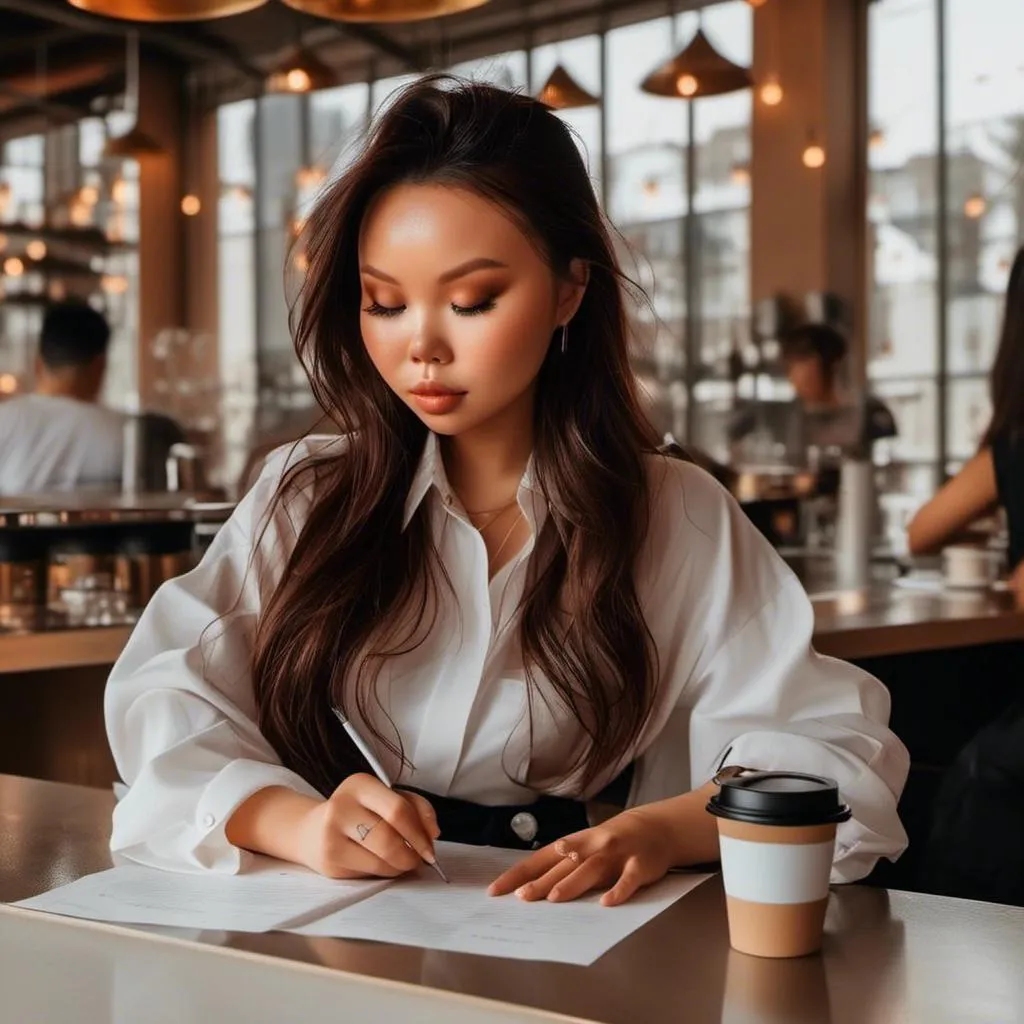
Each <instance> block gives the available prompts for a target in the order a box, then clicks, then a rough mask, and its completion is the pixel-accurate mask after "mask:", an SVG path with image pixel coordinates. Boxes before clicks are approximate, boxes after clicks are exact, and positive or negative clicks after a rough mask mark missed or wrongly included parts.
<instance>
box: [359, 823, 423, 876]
mask: <svg viewBox="0 0 1024 1024" xmlns="http://www.w3.org/2000/svg"><path fill="white" fill-rule="evenodd" d="M362 845H363V847H364V848H365V849H367V850H369V851H370V852H371V853H373V854H374V855H376V856H377V857H379V858H380V859H381V860H382V861H384V862H385V863H386V864H390V865H391V866H392V867H394V868H395V869H397V870H398V871H400V872H405V871H412V870H414V869H415V868H418V867H419V866H420V865H421V864H422V863H423V860H424V858H423V857H421V856H420V854H418V853H417V852H416V851H415V850H414V849H413V848H412V846H410V845H409V842H408V841H407V840H406V839H405V837H404V836H403V835H402V834H401V833H400V832H396V831H395V830H394V829H393V828H392V827H391V826H390V825H389V824H388V823H387V822H386V821H383V820H382V821H381V822H380V824H379V825H377V827H376V828H374V829H373V830H372V831H371V832H370V833H369V834H368V835H367V837H366V838H365V839H364V840H363V841H362Z"/></svg>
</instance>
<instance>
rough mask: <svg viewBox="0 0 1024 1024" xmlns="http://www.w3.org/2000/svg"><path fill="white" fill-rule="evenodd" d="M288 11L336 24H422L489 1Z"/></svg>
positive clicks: (315, 3) (291, 1)
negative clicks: (420, 22)
mask: <svg viewBox="0 0 1024 1024" xmlns="http://www.w3.org/2000/svg"><path fill="white" fill-rule="evenodd" d="M284 2H285V3H286V4H287V5H288V6H289V7H294V8H295V10H297V11H302V12H303V13H305V14H313V15H316V17H318V18H331V19H333V20H334V21H380V22H384V21H392V22H397V21H422V20H423V19H425V18H440V17H443V16H444V15H446V14H458V13H459V12H460V11H469V10H472V9H473V8H474V7H483V6H484V4H486V3H487V2H488V0H284Z"/></svg>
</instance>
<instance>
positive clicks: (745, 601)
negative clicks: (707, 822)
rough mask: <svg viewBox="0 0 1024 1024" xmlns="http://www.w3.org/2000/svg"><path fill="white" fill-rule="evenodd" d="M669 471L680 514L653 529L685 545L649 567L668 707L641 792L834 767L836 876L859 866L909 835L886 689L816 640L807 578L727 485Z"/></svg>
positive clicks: (659, 793)
mask: <svg viewBox="0 0 1024 1024" xmlns="http://www.w3.org/2000/svg"><path fill="white" fill-rule="evenodd" d="M670 476H673V477H675V478H676V479H677V480H678V481H679V482H680V483H681V484H682V488H681V492H677V493H679V499H680V500H675V501H674V503H673V501H672V493H673V489H672V488H671V487H669V488H666V489H665V492H667V496H666V494H665V493H664V492H663V497H662V503H663V505H665V504H668V505H669V506H670V507H671V511H672V512H673V513H674V514H671V515H670V516H669V521H668V522H667V523H664V522H663V523H662V525H661V526H658V525H657V524H656V525H655V531H656V533H657V531H658V530H660V531H661V534H662V535H661V537H660V539H659V538H658V537H657V536H656V537H655V541H656V542H657V543H659V546H661V547H662V549H665V550H670V551H672V552H674V554H672V555H670V556H669V557H667V558H663V559H662V561H661V563H660V564H659V565H658V567H657V569H656V571H654V570H653V569H652V573H653V579H654V586H653V589H652V592H651V594H650V597H649V598H648V601H649V603H650V604H651V606H652V607H655V606H656V609H657V610H656V612H654V613H653V615H652V620H653V622H654V623H655V626H654V633H655V639H656V641H657V642H658V646H659V653H660V654H661V655H662V665H661V667H662V677H661V686H662V692H663V694H664V697H665V700H666V704H667V705H668V706H667V707H665V708H664V709H663V711H662V716H661V719H662V720H661V721H658V722H656V725H657V726H658V732H657V735H656V736H655V737H654V738H653V739H652V741H651V743H650V745H649V747H648V749H647V750H646V752H645V753H644V755H643V757H642V758H641V762H640V768H641V770H640V772H639V779H640V786H639V793H638V796H639V801H638V802H642V801H645V800H650V799H659V798H663V797H665V796H668V795H671V794H672V792H673V791H675V792H678V791H680V785H679V784H680V781H681V780H683V779H685V780H686V781H687V783H688V787H685V788H692V787H696V786H699V785H702V784H703V783H705V782H707V781H708V779H710V778H711V777H712V776H713V775H714V773H715V772H716V771H717V769H718V768H719V767H721V766H722V765H723V764H729V765H742V766H744V767H748V768H753V769H761V770H765V769H786V770H791V771H801V772H808V773H810V774H814V775H824V776H827V777H829V778H832V779H835V780H836V782H837V783H838V784H839V789H840V792H841V795H842V798H843V800H844V801H845V802H846V803H848V804H849V806H850V808H851V810H852V812H853V816H852V818H851V819H850V820H849V821H847V822H845V823H843V824H842V825H840V827H839V832H838V836H837V842H836V855H835V861H834V869H833V881H835V882H848V881H853V880H855V879H857V878H861V877H863V876H864V875H866V874H867V873H868V872H869V871H870V870H871V868H872V867H873V866H874V864H875V862H876V861H877V860H878V858H879V857H882V856H885V857H889V858H891V859H895V858H896V857H897V856H898V855H899V854H900V853H901V852H902V851H903V850H904V849H905V847H906V845H907V837H906V832H905V831H904V829H903V826H902V824H901V822H900V819H899V815H898V813H897V802H898V799H899V796H900V793H901V792H902V790H903V786H904V784H905V782H906V778H907V773H908V770H909V756H908V754H907V751H906V748H905V747H904V746H903V744H902V743H901V742H900V741H899V739H898V738H897V737H896V736H895V735H894V734H893V733H892V732H891V731H890V730H889V728H888V722H889V705H890V700H889V693H888V691H887V690H886V689H885V687H884V686H883V685H882V684H881V683H880V682H879V681H878V680H877V679H875V678H874V677H873V676H871V675H870V674H868V673H867V672H864V671H863V670H861V669H859V668H857V667H856V666H854V665H851V664H849V663H847V662H842V661H838V660H836V659H834V658H827V657H824V656H822V655H820V654H818V653H817V652H816V651H815V650H814V649H813V646H812V636H813V632H814V612H813V608H812V606H811V602H810V601H809V599H808V598H807V595H806V594H805V593H804V590H803V587H802V586H801V584H800V582H799V580H798V579H797V578H796V576H795V575H794V574H793V573H792V572H791V571H790V570H789V568H788V567H787V566H786V565H785V563H784V562H783V561H782V559H781V558H780V557H779V556H778V554H777V553H776V552H775V551H774V550H773V549H772V548H771V546H770V545H769V544H768V543H767V542H766V541H765V540H764V538H763V537H762V536H761V535H760V534H759V533H758V531H757V530H756V529H755V528H754V527H753V526H752V524H751V523H750V522H749V521H748V520H747V518H746V516H745V515H744V514H743V512H742V510H741V509H740V508H739V507H738V506H737V505H736V503H735V502H734V501H733V500H732V498H731V497H729V496H728V494H726V493H725V492H724V491H723V490H722V489H721V488H720V487H719V486H718V485H717V484H716V483H715V482H714V481H712V480H710V478H708V477H707V476H706V474H703V473H702V472H701V471H700V470H697V469H695V468H694V467H692V466H683V467H673V468H672V469H671V470H670ZM661 518H662V520H664V519H665V512H664V509H663V510H662V514H661ZM652 566H653V562H652Z"/></svg>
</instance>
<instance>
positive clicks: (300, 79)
mask: <svg viewBox="0 0 1024 1024" xmlns="http://www.w3.org/2000/svg"><path fill="white" fill-rule="evenodd" d="M337 84H338V76H337V75H336V74H335V73H334V70H333V69H332V68H330V67H329V66H328V65H327V64H325V63H324V62H323V61H322V60H321V59H320V58H319V57H318V56H317V55H316V54H315V53H313V52H312V51H311V50H307V49H306V48H305V47H303V46H296V47H295V48H294V49H293V50H292V52H291V53H290V54H288V56H287V57H285V59H284V60H283V61H281V63H280V64H278V65H277V67H276V68H274V70H273V71H271V73H270V75H269V76H268V78H267V92H272V93H284V94H289V93H290V94H293V95H294V94H300V93H304V92H315V91H316V90H317V89H330V88H333V87H334V86H336V85H337Z"/></svg>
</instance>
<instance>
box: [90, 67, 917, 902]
mask: <svg viewBox="0 0 1024 1024" xmlns="http://www.w3.org/2000/svg"><path fill="white" fill-rule="evenodd" d="M304 241H305V246H306V252H307V254H308V260H309V270H308V273H307V277H306V280H305V283H304V287H303V291H302V294H301V296H300V301H299V304H298V306H297V309H296V318H295V325H294V329H295V339H296V346H297V351H298V354H299V356H300V358H301V360H302V362H303V365H304V366H305V367H306V368H307V370H308V372H309V375H310V381H311V384H312V386H313V390H314V393H315V394H316V396H317V398H318V399H319V401H320V404H321V405H322V407H323V408H324V409H325V410H327V411H328V412H329V413H330V415H331V416H332V418H333V419H334V420H335V422H336V423H337V424H338V427H339V430H340V434H341V436H340V437H339V438H335V439H331V440H327V441H316V440H313V439H310V440H307V441H306V442H304V444H303V445H302V446H301V447H299V448H298V449H296V450H294V451H286V452H283V453H279V455H278V456H277V457H276V458H275V459H273V460H271V462H270V464H269V465H268V467H267V469H266V470H265V471H264V473H263V475H262V477H261V479H260V480H259V481H258V482H257V484H256V485H255V486H254V487H253V488H252V490H251V491H250V492H249V494H248V495H247V496H246V498H245V500H244V501H243V502H242V503H241V504H240V505H239V507H238V509H237V511H236V513H235V514H234V516H233V517H232V519H231V520H230V521H229V523H228V524H227V525H226V526H225V528H224V529H223V530H222V531H221V532H220V534H218V536H217V538H216V539H215V541H214V543H213V544H212V545H211V547H210V550H209V551H208V553H207V555H206V557H205V558H204V560H203V563H202V564H201V565H200V566H199V567H198V568H197V569H196V570H195V571H194V572H192V573H190V574H189V575H187V576H185V577H183V578H181V579H178V580H175V581H172V582H171V583H169V584H167V585H166V586H165V587H164V588H162V589H161V591H160V592H159V594H158V595H157V596H156V598H155V599H154V600H153V602H152V604H151V605H150V606H149V608H147V610H146V613H145V615H144V616H143V618H142V620H141V621H140V623H139V625H138V627H137V628H136V630H135V632H134V633H133V636H132V638H131V641H130V642H129V644H128V646H127V648H126V650H125V652H124V654H123V655H122V657H121V659H120V660H119V662H118V664H117V665H116V666H115V668H114V671H113V673H112V675H111V678H110V682H109V686H108V690H107V696H106V715H107V726H108V731H109V734H110V740H111V746H112V749H113V751H114V755H115V757H116V759H117V763H118V766H119V768H120V770H121V772H122V775H123V777H124V778H125V780H126V781H127V782H129V784H130V787H131V788H130V791H129V792H128V794H127V796H126V797H125V798H124V799H123V800H122V802H121V803H120V805H119V806H118V808H117V810H116V811H115V814H114V831H113V837H112V846H113V849H114V850H116V851H118V852H120V853H123V854H126V855H128V856H129V857H132V858H135V859H137V860H140V861H143V862H146V863H150V864H160V865H166V866H170V867H176V868H188V869H197V868H208V869H213V870H217V871H226V872H234V871H238V870H240V869H242V868H243V867H244V866H245V864H246V861H247V858H246V857H245V856H244V853H245V851H257V852H260V853H264V854H270V855H272V856H276V857H280V858H283V859H286V860H291V861H296V862H299V863H302V864H305V865H308V866H310V867H311V868H313V869H315V870H317V871H319V872H322V873H324V874H327V875H331V876H334V877H355V876H364V875H382V876H393V875H396V874H401V873H403V872H406V871H410V870H413V869H414V868H416V867H417V865H418V864H419V863H420V858H421V857H422V858H423V859H425V860H427V861H431V860H433V856H434V854H433V841H434V840H435V839H436V838H437V837H438V835H439V834H440V835H443V836H444V837H445V838H446V839H452V840H457V841H463V842H475V843H500V844H505V845H509V846H519V848H522V849H533V850H535V852H534V853H533V854H532V856H530V857H527V858H526V859H525V860H524V861H523V862H521V863H520V864H519V865H518V866H517V867H516V868H514V869H512V870H511V871H510V872H508V873H507V874H506V875H504V876H502V877H501V878H500V879H497V880H496V881H495V883H494V885H493V886H492V890H491V891H492V892H493V893H495V894H500V893H507V892H511V891H512V890H517V891H518V892H519V893H520V895H521V896H522V897H523V898H525V899H543V898H550V899H571V898H574V897H576V896H579V895H581V894H582V893H583V892H586V891H588V890H590V889H593V888H596V887H605V888H606V887H609V886H610V887H611V888H610V889H609V891H608V892H606V893H605V895H604V897H603V899H604V901H605V903H606V904H612V903H619V902H621V901H623V900H625V899H628V898H629V896H630V895H632V893H634V892H635V891H636V889H637V888H638V887H640V886H642V885H645V884H647V883H649V882H652V881H654V880H656V879H657V878H660V877H661V876H662V875H664V873H665V872H666V871H667V870H668V869H669V868H670V867H672V866H674V865H683V864H693V863H698V862H704V861H708V860H713V859H716V858H717V839H716V835H715V827H714V821H713V819H712V817H711V816H710V815H708V814H707V813H705V809H704V808H705V804H706V803H707V800H708V797H709V795H710V794H711V793H713V792H714V791H715V790H714V784H713V783H712V782H711V781H709V780H711V779H712V777H713V776H714V775H715V774H716V772H717V771H718V770H719V769H720V768H722V767H723V766H739V765H750V766H754V767H763V768H770V767H781V766H785V767H787V768H795V769H803V770H806V771H810V772H816V773H820V774H825V775H829V776H832V777H835V778H837V779H838V780H839V782H840V784H841V786H842V789H843V795H844V797H845V799H846V800H847V801H848V802H849V803H850V804H851V806H852V807H853V809H854V818H853V820H852V822H849V823H846V824H844V825H842V826H840V838H839V841H838V844H837V847H836V862H835V864H836V867H835V878H836V879H837V880H849V879H853V878H857V877H860V876H862V875H864V874H866V873H867V871H868V870H870V868H871V867H872V865H873V864H874V862H875V861H876V859H877V858H878V857H879V856H881V855H887V856H895V855H896V854H898V853H899V851H900V850H901V849H902V847H903V845H904V843H905V837H904V833H903V830H902V827H901V825H900V822H899V819H898V817H897V814H896V800H897V797H898V794H899V792H900V790H901V788H902V785H903V782H904V779H905V776H906V771H907V756H906V751H905V750H904V749H903V747H902V745H901V744H900V743H899V741H898V740H897V739H896V738H895V737H894V736H893V735H892V733H891V732H889V730H888V729H887V728H886V724H885V723H886V720H887V716H888V710H889V702H888V697H887V694H886V692H885V690H884V689H883V688H882V687H881V685H880V684H879V683H878V682H877V681H876V680H874V679H873V678H871V677H870V676H868V675H866V674H865V673H863V672H861V671H859V670H858V669H856V668H853V667H851V666H849V665H844V664H841V663H838V662H835V661H831V660H829V659H825V658H821V657H818V656H817V655H816V654H814V653H813V652H812V651H811V649H810V637H811V631H812V626H813V615H812V612H811V608H810V605H809V603H808V601H807V599H806V598H805V596H804V594H803V592H802V590H801V588H800V586H799V584H798V582H797V581H796V579H795V577H794V576H793V575H792V574H791V573H790V572H789V571H788V570H787V569H786V567H785V566H784V564H783V563H782V562H781V561H780V560H779V559H778V558H777V557H776V556H775V554H774V552H772V550H771V549H770V548H769V547H768V546H767V545H766V544H765V543H764V542H763V541H762V540H761V538H760V536H759V535H758V534H757V533H756V531H755V530H754V528H753V527H752V526H750V525H749V524H748V523H747V522H746V521H745V519H744V517H743V515H742V513H741V512H740V511H739V509H738V508H737V507H736V506H735V504H734V503H733V502H732V501H731V500H730V499H729V498H728V496H727V495H726V494H725V492H724V491H722V490H721V489H720V488H719V487H718V485H717V484H715V483H714V482H713V481H712V480H711V478H710V477H708V476H707V475H706V474H704V473H703V472H702V471H700V470H699V469H697V468H696V467H694V466H692V465H689V464H686V463H683V462H681V461H678V460H672V459H669V458H666V457H663V456H659V455H658V454H657V453H656V450H655V445H656V438H655V437H654V436H653V432H652V431H651V429H650V427H649V425H648V424H647V422H646V420H645V419H644V418H643V416H642V414H641V413H640V411H639V404H638V399H637V394H636V390H635V387H634V381H633V376H632V374H631V372H630V366H629V361H628V354H627V332H626V314H625V310H624V303H623V290H622V287H621V284H620V281H621V277H620V274H619V271H618V267H617V265H616V262H615V257H614V255H613V250H612V246H611V242H610V240H609V235H608V232H607V230H606V228H605V226H604V224H603V222H602V219H601V215H600V211H599V208H598V205H597V202H596V200H595V197H594V193H593V190H592V188H591V186H590V183H589V180H588V178H587V174H586V170H585V168H584V166H583V163H582V161H581V159H580V157H579V154H578V151H577V149H576V146H575V144H574V142H573V139H572V137H571V135H570V133H569V131H568V129H567V128H566V127H565V126H564V124H563V123H562V122H561V121H560V120H559V119H558V118H557V117H556V116H555V115H554V114H553V113H552V112H550V111H549V110H547V109H546V108H545V107H543V106H541V105H540V104H539V103H537V102H535V101H534V100H531V99H529V98H526V97H522V96H516V95H513V94H510V93H506V92H503V91H501V90H498V89H494V88H491V87H487V86H482V85H460V84H453V83H451V82H449V81H447V80H445V79H442V78H433V77H432V78H427V79H424V80H422V81H420V82H418V83H417V84H415V85H412V86H410V87H409V88H408V89H407V91H405V92H404V93H403V94H402V95H401V96H400V98H399V99H398V100H397V101H396V102H395V103H394V104H393V105H392V106H391V107H390V108H389V109H388V111H387V112H386V113H385V114H384V115H383V117H382V119H381V120H380V122H379V124H378V125H377V126H376V127H375V129H374V131H373V132H372V133H371V135H370V138H369V142H368V145H367V147H366V150H365V152H364V154H363V155H362V157H361V158H360V159H359V160H358V161H357V162H356V163H355V164H354V165H353V166H352V167H351V168H350V169H349V170H348V171H347V172H346V174H345V175H344V176H342V177H341V178H340V180H338V181H337V182H336V183H335V184H333V185H332V186H331V187H330V188H329V189H328V191H327V192H326V194H325V196H324V198H323V200H322V201H321V203H320V204H319V206H318V208H317V209H316V211H315V212H314V213H313V215H312V216H311V218H310V221H309V225H308V234H307V237H306V239H305V240H304ZM336 708H337V709H339V711H340V712H341V713H342V714H343V715H344V716H346V717H347V718H348V719H349V720H350V722H351V723H352V724H353V726H354V727H355V728H356V729H357V730H358V732H359V734H360V735H361V737H362V739H363V740H364V742H366V743H367V744H369V745H370V746H371V747H372V749H373V752H374V753H375V754H376V756H377V758H378V759H379V760H380V761H381V762H383V766H384V768H385V769H386V771H387V772H388V773H389V774H390V775H391V777H392V778H393V779H395V780H396V785H397V786H398V787H399V788H398V789H396V790H395V791H392V790H391V789H389V788H388V787H386V786H385V785H383V784H382V783H381V782H380V781H378V779H377V778H375V777H374V776H372V775H370V774H369V773H368V772H367V770H366V769H367V762H366V761H365V760H364V759H363V758H362V757H361V756H360V755H359V752H358V749H357V747H356V745H355V744H354V743H353V742H352V741H351V740H350V739H349V736H348V734H347V733H346V731H345V730H344V729H343V728H342V726H341V725H340V724H339V721H338V718H337V716H336V715H335V713H334V710H335V709H336ZM599 797H600V800H599V799H598V798H599ZM602 806H603V807H604V811H603V816H604V817H606V818H607V820H605V821H603V822H600V823H598V822H599V820H600V818H601V817H602V810H601V807H602ZM623 807H626V808H627V809H626V810H624V811H623V810H622V808H623ZM616 810H618V811H620V812H621V813H617V814H615V813H614V812H615V811H616ZM609 814H611V816H610V817H608V815H609ZM592 822H593V823H594V824H593V825H592V827H588V826H590V825H591V823H592Z"/></svg>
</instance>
